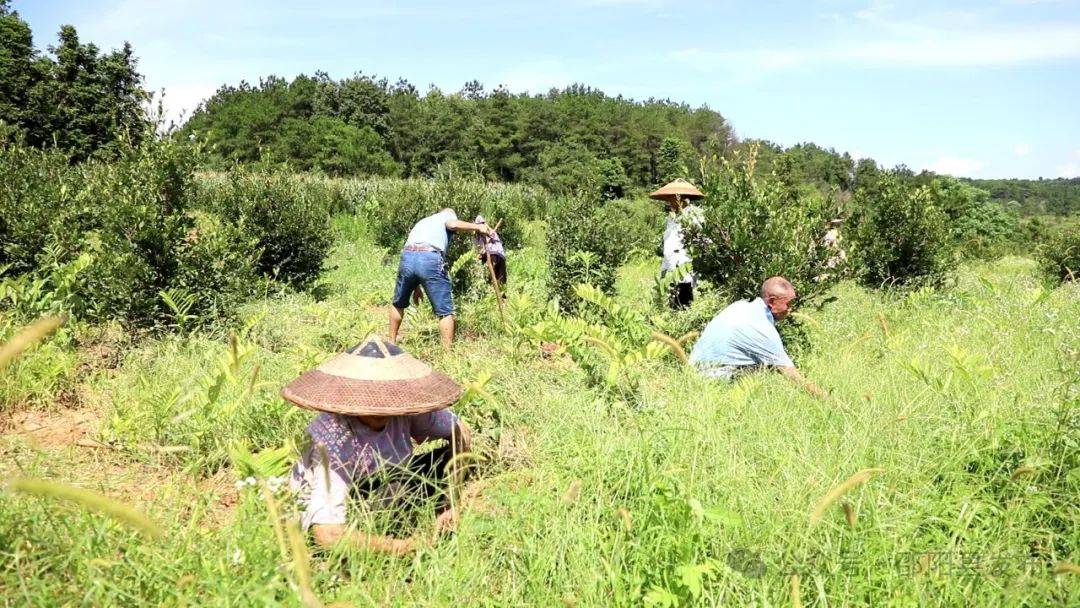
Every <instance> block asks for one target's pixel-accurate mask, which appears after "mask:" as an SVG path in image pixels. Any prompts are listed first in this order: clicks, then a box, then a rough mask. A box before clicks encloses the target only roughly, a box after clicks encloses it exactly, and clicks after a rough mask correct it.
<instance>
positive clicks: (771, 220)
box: [684, 151, 840, 301]
mask: <svg viewBox="0 0 1080 608" xmlns="http://www.w3.org/2000/svg"><path fill="white" fill-rule="evenodd" d="M755 160H756V159H755V156H754V152H753V151H751V153H750V154H749V155H748V156H747V157H746V158H745V159H744V160H743V159H740V158H736V160H735V161H727V160H721V161H720V165H719V167H718V170H717V171H711V172H710V171H706V173H705V175H704V176H703V178H702V184H701V186H702V188H701V189H702V192H703V193H704V194H705V198H704V199H703V200H702V201H701V202H700V203H699V205H700V206H701V208H702V211H703V216H704V220H703V221H702V222H701V223H700V224H693V223H688V224H687V225H686V226H685V227H684V234H685V241H686V245H687V248H688V249H689V250H690V255H691V257H692V258H693V260H694V262H693V264H694V272H695V274H696V275H697V276H698V277H699V278H702V279H706V280H708V281H709V282H710V283H712V284H713V285H715V286H716V287H717V288H719V289H721V290H724V291H726V292H728V295H729V296H730V297H738V298H745V297H755V296H756V295H757V294H758V292H759V290H760V288H761V282H762V281H763V280H765V279H766V278H768V277H770V276H774V275H782V276H784V277H786V278H787V279H788V280H790V281H791V282H792V283H793V284H794V285H795V288H796V290H797V291H798V292H799V297H800V299H802V300H803V301H806V300H808V299H812V298H813V297H814V295H816V294H820V293H822V292H823V291H824V290H825V289H826V288H827V287H828V286H829V285H831V284H832V283H833V282H834V281H835V280H836V279H837V278H838V276H839V275H840V269H833V270H830V269H828V268H827V263H828V261H829V259H830V257H831V256H832V255H834V253H833V252H832V251H831V250H830V249H829V248H828V247H827V246H826V245H824V244H823V242H822V238H823V237H824V235H825V232H826V230H827V225H826V221H827V220H828V219H830V216H831V213H830V206H829V205H828V204H827V203H826V201H825V200H824V199H823V198H821V197H820V196H819V195H817V194H808V193H804V192H799V191H798V190H797V189H794V188H791V187H789V186H788V185H787V184H786V183H785V180H783V179H781V176H777V175H776V174H772V175H770V176H767V177H763V178H755V177H754V164H755Z"/></svg>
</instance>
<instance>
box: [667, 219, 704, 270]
mask: <svg viewBox="0 0 1080 608" xmlns="http://www.w3.org/2000/svg"><path fill="white" fill-rule="evenodd" d="M703 221H704V218H703V217H702V213H701V209H700V208H698V207H694V206H692V205H689V206H686V207H684V208H683V210H682V212H680V213H679V214H678V215H676V214H674V213H669V214H668V218H667V224H665V226H664V245H663V251H664V257H663V260H662V261H661V262H660V270H661V272H667V271H671V270H675V269H676V268H678V267H679V266H682V265H683V264H689V263H690V254H689V253H687V251H686V245H685V244H684V243H683V226H685V225H687V224H693V225H701V223H702V222H703Z"/></svg>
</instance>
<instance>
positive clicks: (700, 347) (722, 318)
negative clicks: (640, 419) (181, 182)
mask: <svg viewBox="0 0 1080 608" xmlns="http://www.w3.org/2000/svg"><path fill="white" fill-rule="evenodd" d="M794 299H795V287H794V286H792V284H791V282H789V281H788V280H787V279H785V278H784V277H772V278H771V279H767V280H766V281H765V282H764V283H762V284H761V297H760V298H756V299H754V300H752V301H748V300H739V301H738V302H735V303H733V304H731V305H730V306H728V307H727V308H725V309H724V310H723V311H721V312H720V314H718V315H716V317H714V318H713V320H712V321H709V324H708V325H706V326H705V330H704V331H702V332H701V338H699V339H698V341H697V343H696V344H694V350H693V351H691V353H690V362H691V363H693V364H694V365H695V366H697V368H698V369H699V370H700V371H701V373H703V374H705V375H706V376H710V377H712V378H721V379H724V380H731V379H733V378H735V377H736V376H738V375H739V374H741V373H744V372H746V371H750V370H754V369H759V368H761V367H766V366H767V367H775V368H776V369H777V370H779V371H780V373H781V374H783V375H784V376H785V377H787V378H788V379H790V380H791V381H793V382H795V383H796V384H799V385H800V386H802V387H803V388H805V389H806V390H807V392H809V393H810V394H812V395H814V396H815V397H824V396H825V391H823V390H821V389H820V388H818V386H817V385H815V384H814V383H813V382H810V381H808V380H805V379H804V378H803V377H802V374H800V373H799V370H798V368H796V367H795V363H793V362H792V361H791V357H789V356H788V354H787V351H786V350H784V343H783V341H782V340H781V339H780V334H779V333H778V332H777V331H776V321H778V320H780V319H783V318H784V317H786V316H787V315H788V312H789V311H790V310H791V302H792V301H793V300H794Z"/></svg>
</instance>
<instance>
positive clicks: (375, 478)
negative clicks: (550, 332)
mask: <svg viewBox="0 0 1080 608" xmlns="http://www.w3.org/2000/svg"><path fill="white" fill-rule="evenodd" d="M281 394H282V396H283V397H284V398H285V399H286V400H288V401H290V402H292V403H293V404H295V405H298V406H300V407H303V408H307V409H313V410H316V411H318V412H319V414H318V415H317V416H315V418H314V419H313V420H312V421H311V424H309V425H308V427H307V433H308V435H309V437H310V438H311V444H310V445H309V446H308V447H307V449H305V450H304V452H303V455H302V456H301V458H300V460H299V462H297V463H296V466H294V467H293V470H292V477H291V481H290V487H291V488H292V489H293V491H294V492H296V494H297V497H298V499H299V502H300V505H301V510H302V516H301V521H302V523H303V526H304V529H305V530H310V532H311V534H312V536H313V537H314V539H315V542H316V543H318V544H319V545H321V546H324V547H332V546H334V545H338V544H340V545H343V546H348V547H353V548H357V549H363V550H368V551H377V552H384V553H392V554H395V555H404V554H407V553H410V552H412V551H413V550H415V549H416V548H417V546H418V545H419V544H421V543H422V542H423V541H421V540H418V539H417V538H416V537H415V536H413V535H410V536H407V537H405V538H396V537H391V536H384V535H379V534H370V533H367V532H362V531H360V530H357V529H355V528H353V527H351V526H348V525H347V524H348V519H349V518H348V517H347V513H348V512H349V511H351V510H352V509H350V508H348V502H349V501H348V499H349V497H350V496H355V497H358V498H360V501H358V504H357V505H356V506H357V507H359V509H361V510H366V511H367V512H368V513H369V514H371V515H374V516H380V518H381V519H383V520H385V519H390V520H391V522H390V523H393V524H397V525H398V526H402V525H403V526H406V530H407V529H409V528H411V527H412V526H413V525H414V523H413V522H412V521H411V520H412V517H410V516H414V515H416V514H417V513H418V512H421V510H422V509H423V508H430V506H431V505H433V504H435V510H436V513H438V515H437V517H436V519H435V532H436V534H440V533H442V532H445V531H447V530H449V529H451V528H453V526H454V525H455V524H456V523H457V511H456V510H455V509H453V508H452V507H451V505H450V504H449V501H448V498H449V497H448V494H449V491H450V489H451V488H450V485H451V484H452V483H459V482H461V481H462V477H463V475H462V473H463V469H462V467H461V465H460V463H459V462H458V461H459V460H460V459H455V458H454V456H456V455H458V454H462V453H464V452H468V451H469V449H470V445H471V443H472V442H471V434H470V431H469V427H468V426H466V425H465V423H464V422H463V421H462V420H461V419H459V418H458V417H457V416H456V415H454V413H453V412H452V411H450V410H449V409H445V408H446V406H448V405H450V404H451V403H454V402H456V401H457V400H458V397H460V396H461V387H460V386H458V385H457V383H455V382H454V381H453V380H451V379H450V378H448V377H447V376H445V375H443V374H441V373H439V372H437V371H435V370H433V369H432V368H431V367H429V366H428V365H426V364H425V363H423V362H422V361H419V360H417V359H415V358H414V357H412V356H411V355H409V354H408V353H406V352H404V351H402V350H401V349H400V348H398V347H397V346H395V345H394V344H392V343H389V342H384V341H382V340H381V339H379V338H373V339H370V340H367V341H365V342H363V343H361V344H358V345H356V346H354V347H353V348H351V349H349V350H347V351H345V352H344V353H341V354H339V355H337V356H336V357H334V358H332V359H330V360H329V361H326V362H325V363H323V364H322V365H320V366H318V367H317V368H315V369H313V370H310V371H308V372H306V373H304V374H302V375H301V376H300V377H299V378H297V379H296V380H294V381H293V382H291V383H290V384H289V385H288V386H286V387H285V388H284V389H282V391H281ZM439 440H445V442H446V445H443V446H441V447H436V448H434V449H431V450H427V451H426V452H424V453H423V454H415V453H414V452H413V450H414V445H416V446H419V445H421V444H423V443H426V442H429V441H439Z"/></svg>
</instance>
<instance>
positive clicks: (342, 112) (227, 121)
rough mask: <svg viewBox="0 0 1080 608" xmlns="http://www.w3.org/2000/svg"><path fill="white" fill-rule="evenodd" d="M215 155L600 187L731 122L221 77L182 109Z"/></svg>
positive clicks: (684, 111) (614, 190) (468, 92)
mask: <svg viewBox="0 0 1080 608" xmlns="http://www.w3.org/2000/svg"><path fill="white" fill-rule="evenodd" d="M181 134H183V135H188V134H196V135H197V136H199V137H201V138H202V140H203V141H205V142H206V143H207V144H209V145H210V148H211V154H212V155H214V156H215V157H216V158H218V159H220V160H221V161H227V162H231V161H241V162H256V161H265V160H269V161H271V162H287V163H289V164H291V165H293V166H295V167H296V168H297V169H301V170H312V169H314V170H320V171H323V172H325V173H328V174H333V175H349V174H377V175H400V176H406V177H417V176H425V175H432V174H434V173H436V172H437V171H439V170H440V169H458V170H465V171H469V172H473V173H477V174H480V175H482V176H483V177H485V178H488V179H494V180H499V181H508V182H516V181H528V182H532V183H539V184H543V185H545V186H547V187H549V188H550V189H552V190H556V191H558V190H564V189H567V188H570V187H574V186H580V185H582V183H583V182H598V185H599V186H600V187H601V188H603V189H605V190H606V191H607V192H608V194H609V195H611V196H613V197H614V196H621V195H622V193H623V191H624V190H625V189H626V188H627V187H630V186H647V185H650V184H654V183H657V182H659V181H662V180H664V179H666V178H668V177H669V176H675V175H683V174H685V173H686V172H687V171H689V170H691V168H692V166H693V165H694V164H695V162H696V161H695V159H696V158H699V157H701V156H712V155H723V154H725V153H727V152H728V151H729V150H730V148H731V146H732V145H733V144H734V142H735V137H734V134H733V131H732V129H731V126H730V125H729V124H728V122H727V121H726V120H725V119H724V117H723V116H721V115H720V114H719V113H717V112H715V111H713V110H710V109H708V108H691V107H689V106H687V105H686V104H680V103H675V102H672V101H669V100H655V99H650V100H648V101H644V102H637V101H633V100H630V99H625V98H623V97H611V96H608V95H605V94H604V93H603V92H601V91H598V90H596V89H592V88H590V87H587V86H583V85H573V86H570V87H567V88H564V89H562V90H554V89H553V90H551V91H549V92H548V93H546V94H543V95H529V94H524V93H521V94H515V93H511V92H510V91H508V90H507V89H505V88H504V87H498V88H496V89H495V90H492V91H487V90H485V89H484V87H483V85H481V84H480V83H479V82H476V81H472V82H469V83H466V84H465V86H464V87H463V88H462V89H461V90H460V91H458V92H456V93H451V94H447V93H444V92H443V91H441V90H439V89H438V88H435V87H431V88H429V89H428V90H427V91H426V92H424V93H421V92H420V91H418V90H417V88H416V87H415V86H413V85H412V84H410V83H408V82H407V81H405V80H399V81H397V82H395V83H391V82H390V81H388V80H386V79H384V78H374V77H370V76H365V75H357V76H354V77H351V78H346V79H342V80H334V79H331V78H330V77H328V76H327V75H326V74H323V73H317V74H316V75H315V76H299V77H297V78H295V79H294V80H292V81H291V82H290V81H287V80H284V79H281V78H277V77H269V78H266V79H263V80H262V81H260V82H259V84H257V85H251V84H248V83H241V84H240V85H238V86H223V87H222V88H220V89H219V90H218V91H217V93H215V94H214V96H213V97H211V98H210V99H209V100H207V101H206V102H205V103H204V104H203V105H201V106H200V107H199V109H198V110H197V111H196V112H195V113H194V114H193V115H192V116H191V118H190V120H188V121H187V122H186V123H185V124H184V126H183V128H182V129H181Z"/></svg>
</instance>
